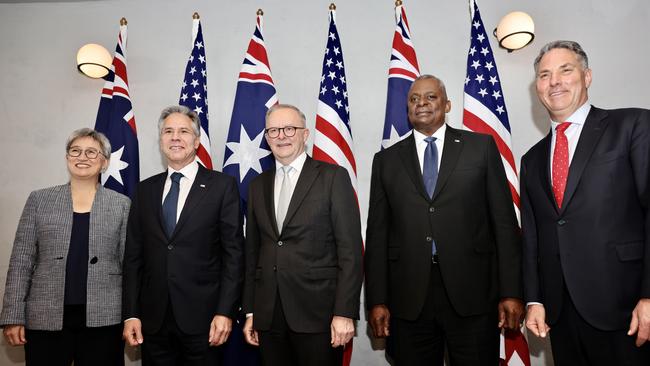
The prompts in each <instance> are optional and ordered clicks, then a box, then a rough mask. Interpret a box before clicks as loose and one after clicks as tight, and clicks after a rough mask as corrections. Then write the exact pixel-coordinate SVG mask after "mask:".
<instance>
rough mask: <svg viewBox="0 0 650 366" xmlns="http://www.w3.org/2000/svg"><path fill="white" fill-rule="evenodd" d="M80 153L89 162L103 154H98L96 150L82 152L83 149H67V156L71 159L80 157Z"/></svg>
mask: <svg viewBox="0 0 650 366" xmlns="http://www.w3.org/2000/svg"><path fill="white" fill-rule="evenodd" d="M81 153H84V155H85V156H86V158H88V159H90V160H92V159H97V157H98V156H99V155H104V154H102V153H100V152H99V151H98V150H96V149H86V150H84V149H82V148H79V147H71V148H69V149H68V156H70V157H73V158H78V157H79V156H81Z"/></svg>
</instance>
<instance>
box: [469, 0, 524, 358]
mask: <svg viewBox="0 0 650 366" xmlns="http://www.w3.org/2000/svg"><path fill="white" fill-rule="evenodd" d="M470 3H471V4H472V10H473V11H472V13H473V14H472V24H471V27H470V28H471V32H470V46H469V52H468V55H467V76H466V77H465V96H464V100H463V108H464V110H463V127H464V128H466V129H468V130H470V131H474V132H479V133H484V134H488V135H492V137H493V138H494V141H495V142H496V144H497V147H498V148H499V153H500V154H501V161H502V162H503V167H504V168H505V171H506V176H507V178H508V182H509V183H510V192H511V193H512V202H513V205H514V209H515V213H516V214H517V219H518V220H519V179H518V178H517V170H516V167H515V160H514V157H513V154H512V147H511V146H512V145H511V137H510V123H509V121H508V111H507V109H506V103H505V100H504V96H503V90H502V89H501V83H500V79H499V73H498V72H497V65H496V62H495V61H494V56H493V55H492V47H490V41H489V39H488V38H487V33H486V32H485V27H484V26H483V21H482V20H481V13H480V12H479V10H478V5H477V4H476V2H474V1H473V0H470ZM500 354H501V359H502V361H501V365H503V366H530V355H529V353H528V344H527V343H526V339H525V338H524V336H523V334H521V332H519V331H505V333H504V334H503V335H502V336H501V352H500Z"/></svg>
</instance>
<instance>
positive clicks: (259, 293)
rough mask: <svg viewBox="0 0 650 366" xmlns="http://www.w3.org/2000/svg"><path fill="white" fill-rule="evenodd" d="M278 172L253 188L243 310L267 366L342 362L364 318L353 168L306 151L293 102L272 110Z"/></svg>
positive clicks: (269, 125) (270, 132)
mask: <svg viewBox="0 0 650 366" xmlns="http://www.w3.org/2000/svg"><path fill="white" fill-rule="evenodd" d="M265 135H266V140H267V142H268V143H269V146H270V147H271V151H272V152H273V156H274V157H275V161H276V164H275V169H272V170H269V171H266V172H264V173H262V174H260V175H259V176H258V177H257V178H256V179H255V180H253V181H252V182H251V185H250V189H249V195H248V216H247V219H248V220H247V223H246V280H245V285H244V298H243V311H244V312H246V313H247V316H248V318H247V319H246V324H245V326H244V334H245V337H246V340H247V341H248V342H249V343H250V344H253V345H259V346H260V352H261V356H262V361H263V364H264V365H278V366H291V365H296V366H297V365H310V366H314V365H328V366H334V365H336V366H339V365H340V364H341V360H342V355H343V346H344V345H345V344H346V343H347V342H348V341H349V340H350V338H352V336H353V334H354V323H353V320H354V319H358V317H359V295H360V291H361V282H362V278H363V272H362V268H361V251H362V239H361V225H360V219H359V209H358V205H357V200H356V198H355V194H354V190H353V188H352V185H351V183H350V178H349V175H348V173H347V171H346V170H345V169H344V168H342V167H339V166H336V165H331V164H327V163H323V162H319V161H314V160H312V159H311V158H310V157H308V156H307V154H306V153H305V143H306V142H307V137H308V136H309V130H308V129H307V128H305V116H304V114H303V113H302V112H300V110H299V109H298V108H296V107H294V106H291V105H286V104H278V105H275V106H273V107H271V108H270V109H269V110H268V112H267V114H266V130H265Z"/></svg>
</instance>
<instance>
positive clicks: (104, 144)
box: [65, 127, 111, 160]
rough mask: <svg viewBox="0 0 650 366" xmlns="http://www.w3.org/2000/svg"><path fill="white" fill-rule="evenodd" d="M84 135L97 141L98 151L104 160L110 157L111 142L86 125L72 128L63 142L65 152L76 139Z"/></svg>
mask: <svg viewBox="0 0 650 366" xmlns="http://www.w3.org/2000/svg"><path fill="white" fill-rule="evenodd" d="M84 137H90V138H91V139H93V140H95V141H97V143H98V144H99V152H101V153H102V155H104V157H105V158H106V160H110V159H111V142H110V141H108V138H107V137H106V135H104V134H103V133H101V132H99V131H95V130H93V129H92V128H87V127H84V128H80V129H78V130H74V131H73V132H72V133H71V134H70V136H68V140H67V141H66V143H65V152H66V153H67V152H68V150H70V147H71V146H72V144H73V143H74V142H75V141H76V140H77V139H80V138H84Z"/></svg>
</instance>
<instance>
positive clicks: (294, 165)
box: [275, 151, 307, 174]
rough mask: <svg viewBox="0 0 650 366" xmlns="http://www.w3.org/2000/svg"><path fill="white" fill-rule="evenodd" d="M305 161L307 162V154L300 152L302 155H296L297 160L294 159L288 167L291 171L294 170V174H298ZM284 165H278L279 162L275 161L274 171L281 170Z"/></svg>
mask: <svg viewBox="0 0 650 366" xmlns="http://www.w3.org/2000/svg"><path fill="white" fill-rule="evenodd" d="M305 160H307V153H306V152H304V151H303V152H302V154H300V155H298V157H297V158H295V159H294V160H293V161H292V162H291V163H289V166H290V167H292V168H293V169H295V170H296V173H299V174H300V171H301V170H302V166H303V165H305ZM283 166H284V165H282V163H280V162H279V161H277V160H276V161H275V170H276V171H278V170H280V168H282V167H283Z"/></svg>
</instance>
